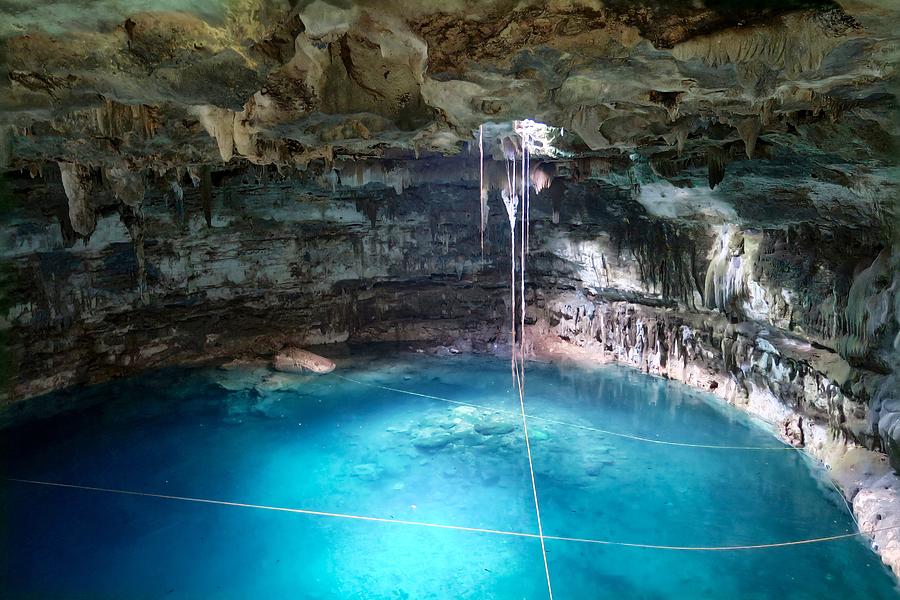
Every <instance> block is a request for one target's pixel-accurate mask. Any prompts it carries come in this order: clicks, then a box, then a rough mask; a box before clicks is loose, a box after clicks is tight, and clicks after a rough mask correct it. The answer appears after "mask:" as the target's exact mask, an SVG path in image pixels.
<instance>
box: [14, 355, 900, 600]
mask: <svg viewBox="0 0 900 600" xmlns="http://www.w3.org/2000/svg"><path fill="white" fill-rule="evenodd" d="M377 355H378V357H377V358H373V356H374V355H373V354H371V353H369V354H359V355H357V356H352V357H350V358H347V359H344V360H342V361H340V365H339V368H338V369H337V370H336V371H335V372H334V373H332V374H328V375H319V376H313V375H292V374H282V373H274V372H271V371H269V370H267V369H265V368H259V367H242V368H233V369H223V368H198V369H178V370H166V371H158V372H152V373H146V374H144V375H142V376H139V377H135V378H130V379H126V380H122V381H118V382H115V383H111V384H106V385H100V386H94V387H91V388H88V389H83V390H76V391H70V392H66V393H65V394H62V395H59V394H58V395H57V397H56V398H55V399H54V402H66V403H68V404H70V405H71V406H73V407H75V408H73V409H72V410H70V411H68V412H66V413H63V414H60V415H57V416H55V417H52V418H47V419H42V420H38V421H34V422H31V423H28V424H26V425H20V426H16V427H14V428H9V429H6V430H4V431H2V432H0V435H2V448H0V451H2V470H3V479H2V481H0V503H2V504H0V519H2V521H0V561H2V562H0V578H2V582H0V583H2V585H0V590H3V592H2V593H0V596H3V597H12V598H20V597H22V598H396V599H406V598H409V599H428V598H440V599H443V598H448V599H450V598H502V599H507V598H509V599H520V598H534V599H538V598H546V597H547V585H546V581H545V574H544V565H543V560H542V554H541V546H540V540H539V539H537V538H536V537H533V536H534V534H536V533H537V521H536V517H535V510H534V503H533V498H532V490H531V479H530V474H529V467H528V459H527V455H526V450H525V441H524V438H523V436H522V427H521V417H520V416H519V414H518V412H517V411H518V407H519V404H518V396H517V394H516V393H515V391H514V387H513V385H512V378H511V375H510V366H509V363H508V362H506V361H503V360H500V359H494V358H487V357H481V356H451V357H445V358H436V357H430V356H425V355H422V354H415V353H404V352H395V351H393V350H392V351H387V350H384V351H380V352H377ZM345 378H350V379H352V380H355V381H350V380H348V379H345ZM374 386H382V387H374ZM385 388H395V389H396V390H406V391H410V392H416V393H418V394H424V395H428V396H436V397H440V398H442V399H443V400H440V399H435V398H428V397H423V396H419V395H410V394H404V393H401V392H399V391H394V390H390V389H385ZM448 401H449V402H448ZM525 403H526V410H527V413H528V415H529V421H528V424H529V434H530V436H529V437H530V440H531V444H532V450H533V463H534V470H535V476H536V487H537V492H538V495H539V499H540V508H541V516H542V522H543V528H544V533H545V535H548V536H554V537H567V538H584V539H590V540H599V541H613V542H628V543H635V544H648V545H665V546H692V547H697V546H734V545H757V544H768V543H776V542H784V541H791V540H800V539H807V538H817V537H823V536H830V535H834V534H840V533H845V532H853V531H855V529H854V524H853V521H852V519H851V517H850V516H849V514H848V512H847V509H846V507H845V505H844V503H843V501H842V500H841V498H840V496H839V495H838V494H837V492H836V491H835V490H834V488H833V486H832V485H831V483H830V482H829V480H828V479H827V475H826V474H825V473H824V472H823V471H822V470H821V469H820V468H817V467H816V466H815V465H813V464H811V462H810V461H809V459H808V458H806V457H804V455H803V454H802V453H800V452H797V451H793V450H787V449H785V448H784V446H783V445H782V444H780V443H779V442H778V441H777V440H776V439H775V438H774V437H773V436H772V435H771V434H769V433H768V432H767V431H766V430H765V429H763V428H762V427H760V426H758V425H757V424H755V423H754V422H752V421H751V420H750V419H749V418H748V417H746V416H745V415H743V414H742V413H739V412H737V411H735V410H733V409H731V408H729V407H727V406H724V405H722V404H720V403H718V402H717V401H716V400H715V399H713V398H711V397H707V396H706V395H704V394H702V393H698V392H696V391H694V390H691V389H689V388H687V387H684V386H681V385H679V384H677V383H674V382H670V381H665V380H662V379H657V378H652V377H649V376H646V375H642V374H640V373H638V372H636V371H633V370H629V369H625V368H621V367H614V366H608V367H596V368H587V367H583V366H575V365H546V364H538V363H529V364H528V365H527V370H526V396H525ZM471 405H477V406H471ZM596 429H602V430H604V431H607V432H617V433H621V434H625V435H629V436H635V437H638V438H647V439H653V440H663V441H677V442H684V443H690V444H697V445H701V446H702V445H718V446H722V445H725V446H742V447H754V448H770V449H771V450H765V449H763V450H759V449H757V450H734V449H712V448H702V447H685V446H672V445H666V444H655V443H650V442H648V441H646V440H640V439H633V438H630V437H621V436H614V435H609V434H608V433H602V432H599V431H596ZM11 478H12V479H25V480H29V481H33V482H47V483H59V484H66V485H73V486H83V487H59V486H50V485H41V484H37V483H25V482H21V481H12V480H11ZM85 487H89V488H104V489H105V490H107V491H103V490H97V489H93V490H92V489H85ZM109 490H118V491H119V492H114V491H109ZM122 491H127V492H140V493H142V494H144V493H146V494H154V495H150V496H147V495H138V494H126V493H120V492H122ZM160 496H174V497H177V498H163V497H160ZM191 499H194V500H213V501H216V502H198V501H194V500H191ZM235 504H243V505H244V506H236V505H235ZM248 505H252V506H248ZM264 507H268V508H264ZM273 508H291V509H303V510H307V511H319V512H326V513H331V514H332V516H329V515H317V514H307V513H297V512H286V511H282V510H272V509H273ZM333 514H338V515H348V516H357V515H358V516H364V517H376V518H380V519H385V520H388V521H391V520H393V521H398V520H402V521H413V522H417V523H429V524H439V525H451V526H457V527H465V528H477V529H489V530H494V531H493V532H484V531H469V530H462V529H442V528H436V527H429V526H423V525H415V524H399V523H396V522H384V521H370V520H361V519H355V518H346V517H344V516H333ZM498 532H506V533H498ZM510 533H513V534H515V533H525V534H530V535H531V536H532V537H528V536H520V535H509V534H510ZM546 548H547V556H548V563H549V570H550V575H551V580H552V584H553V590H554V596H555V597H556V598H557V599H558V600H565V599H581V598H647V599H650V598H716V599H720V598H747V599H757V598H758V599H762V598H779V599H803V598H811V599H813V598H814V599H816V600H822V599H824V598H867V599H876V598H897V597H900V595H898V592H897V587H896V585H897V582H896V580H895V579H894V578H893V576H892V575H891V574H890V572H889V571H888V569H887V568H885V567H884V566H883V565H882V564H881V561H880V560H879V558H878V557H877V556H876V555H875V554H874V553H873V552H872V551H871V550H870V549H869V547H868V546H867V545H866V543H865V541H864V540H863V539H862V538H859V537H856V538H849V539H842V540H837V541H830V542H825V543H816V544H808V545H799V546H788V547H780V548H767V549H756V550H728V551H702V552H700V551H686V550H666V549H654V548H644V547H627V546H618V545H604V544H596V543H586V542H577V541H571V540H558V539H548V540H546Z"/></svg>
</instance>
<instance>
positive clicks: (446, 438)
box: [412, 427, 454, 451]
mask: <svg viewBox="0 0 900 600" xmlns="http://www.w3.org/2000/svg"><path fill="white" fill-rule="evenodd" d="M453 438H454V436H453V434H452V433H450V432H449V431H447V430H446V429H443V428H439V427H428V428H425V429H420V430H418V431H417V432H416V433H415V435H414V436H413V438H412V442H413V445H414V446H415V447H416V448H419V449H420V450H430V451H434V450H440V449H441V448H444V447H445V446H446V445H447V444H449V443H450V442H452V441H453Z"/></svg>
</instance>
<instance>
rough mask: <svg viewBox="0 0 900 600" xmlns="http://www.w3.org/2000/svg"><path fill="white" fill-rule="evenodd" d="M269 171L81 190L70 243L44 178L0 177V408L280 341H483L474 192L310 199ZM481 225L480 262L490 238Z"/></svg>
mask: <svg viewBox="0 0 900 600" xmlns="http://www.w3.org/2000/svg"><path fill="white" fill-rule="evenodd" d="M272 173H273V174H272V175H267V174H266V171H265V170H254V169H250V170H245V171H237V172H233V173H230V172H221V173H215V174H212V175H211V177H210V180H211V181H210V183H211V185H210V188H209V192H208V193H207V192H205V191H204V185H203V184H202V182H201V183H200V184H198V186H197V187H196V188H195V187H194V186H193V185H191V182H190V179H189V178H188V177H187V176H185V179H184V180H182V181H180V182H179V181H178V180H175V181H174V184H175V185H172V184H173V182H172V181H170V180H161V181H158V182H154V183H151V185H148V186H147V190H146V195H145V197H144V198H143V200H142V203H141V205H140V206H139V207H138V208H137V209H136V210H135V209H131V208H129V207H127V206H126V205H125V204H123V203H122V202H121V201H120V200H118V199H116V198H115V197H114V196H113V195H111V194H109V193H108V191H107V190H105V189H104V188H103V186H101V185H95V186H94V189H93V191H92V195H91V197H90V198H89V204H90V206H91V211H92V212H93V213H95V221H96V223H95V225H94V226H93V231H92V232H91V233H90V234H88V235H79V234H78V233H77V232H75V231H74V229H73V227H72V221H73V218H72V216H71V214H70V213H69V211H68V209H67V207H68V205H69V203H68V200H67V197H66V194H65V193H64V190H63V189H62V183H61V181H60V180H59V179H57V178H56V177H55V176H54V175H55V174H54V173H53V171H52V170H50V172H48V173H47V175H46V176H45V177H38V178H36V179H33V180H32V179H28V178H20V179H18V180H17V181H15V182H13V184H12V185H13V192H14V198H15V201H16V208H15V210H14V212H13V214H14V217H13V218H11V219H10V222H11V224H10V226H9V227H7V228H6V229H5V230H4V232H3V253H4V258H5V259H6V263H7V265H9V267H10V273H11V274H12V276H11V277H10V278H9V279H10V281H9V282H8V283H7V287H9V288H10V292H9V296H10V300H11V304H12V306H11V308H10V311H9V315H8V320H9V323H10V324H11V326H12V329H11V333H12V338H11V340H12V343H11V349H12V354H13V358H14V361H15V362H16V369H15V374H14V376H13V380H12V384H11V385H10V386H9V388H8V391H7V398H8V399H9V400H13V399H17V398H24V397H28V396H32V395H35V394H39V393H41V392H44V391H48V390H50V389H55V388H58V387H62V386H66V385H71V384H75V383H89V382H93V381H99V380H103V379H106V378H109V377H112V376H115V375H121V374H124V373H127V372H130V371H134V370H136V369H142V368H148V367H154V366H161V365H165V364H171V363H175V362H185V361H197V360H207V359H213V358H221V357H233V356H247V355H250V356H256V355H266V354H271V353H272V352H274V351H276V350H278V349H279V348H280V347H281V346H282V345H284V344H288V343H293V344H304V345H308V344H322V343H331V342H343V341H347V340H348V339H350V340H354V341H373V340H416V339H423V338H424V339H428V340H429V341H431V342H436V341H439V340H444V341H445V342H446V343H447V344H450V343H451V342H456V343H459V340H463V339H466V340H469V341H470V342H471V341H474V343H476V344H478V345H480V346H481V347H483V346H485V345H486V344H489V343H492V342H493V341H495V338H496V337H497V332H498V331H499V326H500V324H501V321H502V318H503V316H504V315H506V314H507V309H506V308H505V305H504V302H506V299H505V288H504V286H505V280H504V279H503V277H502V276H500V275H498V272H499V273H506V272H508V261H507V262H504V261H505V260H506V259H505V257H502V256H501V257H499V258H498V259H496V260H494V259H489V260H488V261H486V262H485V263H484V264H482V262H481V249H480V234H479V230H478V228H477V227H474V228H473V227H472V225H471V223H472V222H473V218H472V211H473V210H475V211H477V210H478V199H477V191H476V192H475V193H472V190H469V189H465V188H459V187H456V186H452V185H443V186H435V185H428V184H425V185H421V186H418V187H414V188H411V189H408V190H406V191H405V193H403V194H401V195H398V194H397V193H396V192H395V190H393V189H385V188H381V189H374V190H373V189H369V188H361V189H359V190H352V189H350V190H347V189H344V190H341V191H338V192H326V191H322V190H321V189H315V190H310V188H308V187H306V186H304V185H303V183H302V182H300V181H299V180H298V179H296V178H291V177H285V178H283V177H279V176H278V175H277V173H275V172H274V170H273V171H272ZM182 183H183V184H184V187H182V186H181V184H182ZM475 222H477V217H476V219H475ZM498 224H499V225H502V221H500V220H495V221H492V222H491V223H489V225H488V228H489V234H488V239H489V242H488V244H489V246H488V252H490V251H491V246H490V244H491V242H490V240H508V237H506V238H505V237H504V236H508V233H505V232H504V230H503V229H501V228H499V227H498V226H497V225H498ZM505 243H508V241H507V242H505ZM498 270H499V271H498Z"/></svg>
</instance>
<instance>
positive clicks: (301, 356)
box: [274, 348, 334, 373]
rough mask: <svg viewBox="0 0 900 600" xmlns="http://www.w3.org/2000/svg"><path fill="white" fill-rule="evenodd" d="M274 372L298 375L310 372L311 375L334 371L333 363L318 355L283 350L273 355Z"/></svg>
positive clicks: (287, 349) (291, 349)
mask: <svg viewBox="0 0 900 600" xmlns="http://www.w3.org/2000/svg"><path fill="white" fill-rule="evenodd" d="M274 367H275V370H276V371H284V372H286V373H300V372H303V371H312V372H313V373H331V372H332V371H334V362H332V361H330V360H328V359H327V358H325V357H323V356H319V355H318V354H313V353H312V352H309V351H308V350H301V349H300V348H285V349H284V350H282V351H281V352H279V353H278V354H277V355H275V364H274Z"/></svg>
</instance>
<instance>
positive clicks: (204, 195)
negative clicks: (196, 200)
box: [200, 167, 213, 227]
mask: <svg viewBox="0 0 900 600" xmlns="http://www.w3.org/2000/svg"><path fill="white" fill-rule="evenodd" d="M201 176H202V178H201V180H200V200H201V202H202V203H203V216H204V218H205V219H206V226H207V227H212V198H213V192H212V173H211V172H210V170H209V167H203V169H202V171H201Z"/></svg>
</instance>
